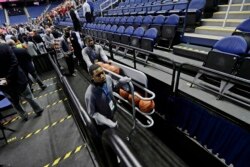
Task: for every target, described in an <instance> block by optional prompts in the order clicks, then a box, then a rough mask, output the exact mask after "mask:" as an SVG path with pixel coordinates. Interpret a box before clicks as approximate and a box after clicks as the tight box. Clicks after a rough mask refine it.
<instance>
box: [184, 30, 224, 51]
mask: <svg viewBox="0 0 250 167" xmlns="http://www.w3.org/2000/svg"><path fill="white" fill-rule="evenodd" d="M222 38H223V36H215V35H205V34H196V33H185V34H184V36H183V37H182V39H181V41H182V42H185V43H188V44H195V45H200V46H206V47H210V48H211V47H213V45H214V44H215V43H216V42H217V41H218V40H220V39H222Z"/></svg>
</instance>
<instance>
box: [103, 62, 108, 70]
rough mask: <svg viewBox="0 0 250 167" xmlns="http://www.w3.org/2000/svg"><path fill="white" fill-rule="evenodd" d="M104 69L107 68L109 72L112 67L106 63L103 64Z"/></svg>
mask: <svg viewBox="0 0 250 167" xmlns="http://www.w3.org/2000/svg"><path fill="white" fill-rule="evenodd" d="M102 67H103V68H105V69H107V70H109V67H110V65H109V64H106V63H103V65H102Z"/></svg>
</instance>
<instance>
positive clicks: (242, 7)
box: [240, 0, 246, 11]
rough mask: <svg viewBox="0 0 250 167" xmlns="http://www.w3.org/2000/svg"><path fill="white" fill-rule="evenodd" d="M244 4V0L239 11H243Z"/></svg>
mask: <svg viewBox="0 0 250 167" xmlns="http://www.w3.org/2000/svg"><path fill="white" fill-rule="evenodd" d="M245 2H246V0H242V4H241V7H240V11H242V10H243V7H244V4H245Z"/></svg>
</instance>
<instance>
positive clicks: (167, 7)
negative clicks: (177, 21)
mask: <svg viewBox="0 0 250 167" xmlns="http://www.w3.org/2000/svg"><path fill="white" fill-rule="evenodd" d="M173 7H174V4H173V2H171V1H168V2H166V3H165V4H163V5H162V8H161V10H159V11H157V12H156V14H162V15H167V14H168V11H170V10H172V9H173Z"/></svg>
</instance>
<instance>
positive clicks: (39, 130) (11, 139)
mask: <svg viewBox="0 0 250 167" xmlns="http://www.w3.org/2000/svg"><path fill="white" fill-rule="evenodd" d="M71 117H72V116H71V115H69V116H67V117H64V118H62V119H60V120H58V121H56V122H54V123H52V124H50V125H47V126H45V127H43V128H41V129H38V130H36V131H34V132H31V133H29V134H27V135H24V136H22V137H20V138H17V137H16V136H15V137H12V138H10V139H8V140H7V142H8V143H12V142H14V141H20V140H24V139H28V138H30V137H31V136H34V135H36V134H38V133H40V132H43V131H45V130H47V129H48V128H50V127H53V126H55V125H56V124H59V123H62V122H64V121H65V120H67V119H70V118H71Z"/></svg>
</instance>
